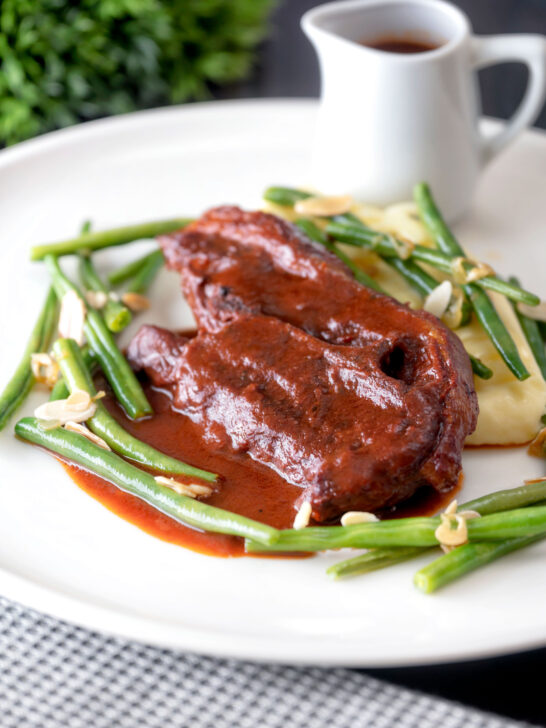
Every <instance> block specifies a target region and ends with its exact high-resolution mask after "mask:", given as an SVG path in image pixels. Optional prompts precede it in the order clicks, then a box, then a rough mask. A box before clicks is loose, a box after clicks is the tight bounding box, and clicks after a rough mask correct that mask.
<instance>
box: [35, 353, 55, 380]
mask: <svg viewBox="0 0 546 728" xmlns="http://www.w3.org/2000/svg"><path fill="white" fill-rule="evenodd" d="M30 369H31V371H32V375H33V377H34V379H35V380H36V381H37V382H41V383H42V384H45V385H46V386H47V387H49V389H52V388H53V387H54V386H55V383H56V381H57V379H58V378H59V365H58V364H57V362H56V361H55V359H54V358H53V357H52V356H51V354H46V353H45V352H38V353H35V354H31V355H30Z"/></svg>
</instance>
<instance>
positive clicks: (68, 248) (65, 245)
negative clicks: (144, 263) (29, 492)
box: [30, 218, 191, 260]
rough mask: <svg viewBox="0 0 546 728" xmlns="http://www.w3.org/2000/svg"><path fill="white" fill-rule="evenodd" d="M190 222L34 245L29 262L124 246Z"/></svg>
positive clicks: (177, 220) (144, 225) (170, 222)
mask: <svg viewBox="0 0 546 728" xmlns="http://www.w3.org/2000/svg"><path fill="white" fill-rule="evenodd" d="M189 222H191V219H189V218H175V219H174V220H158V221H156V222H145V223H141V224H140V225H129V226H127V227H120V228H113V229H111V230H101V231H100V232H88V233H84V234H83V235H80V236H78V237H77V238H71V239H69V240H63V241H61V242H58V243H48V244H45V245H35V246H34V247H33V248H31V251H30V259H31V260H43V259H44V258H45V257H46V255H54V256H57V257H59V256H62V255H72V254H74V253H80V252H83V251H87V252H89V251H92V250H101V249H102V248H110V247H112V246H114V245H125V243H132V242H133V241H134V240H142V239H144V238H155V237H156V236H157V235H164V234H166V233H171V232H173V231H174V230H178V229H180V228H182V227H184V226H185V225H187V224H188V223H189Z"/></svg>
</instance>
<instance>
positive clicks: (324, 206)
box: [294, 195, 353, 217]
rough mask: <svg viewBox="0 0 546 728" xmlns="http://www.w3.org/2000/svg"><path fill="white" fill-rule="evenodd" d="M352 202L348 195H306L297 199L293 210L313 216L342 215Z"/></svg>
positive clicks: (347, 210)
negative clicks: (303, 198) (302, 198)
mask: <svg viewBox="0 0 546 728" xmlns="http://www.w3.org/2000/svg"><path fill="white" fill-rule="evenodd" d="M352 204H353V198H352V197H351V196H350V195H341V196H337V197H307V198H306V199H305V200H298V201H297V202H296V204H295V205H294V211H295V212H296V213H297V214H298V215H312V216H315V217H330V216H331V215H343V213H345V212H349V210H350V209H351V207H352Z"/></svg>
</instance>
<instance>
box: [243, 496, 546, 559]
mask: <svg viewBox="0 0 546 728" xmlns="http://www.w3.org/2000/svg"><path fill="white" fill-rule="evenodd" d="M439 525H440V517H439V516H431V517H416V518H395V519H391V520H386V521H377V522H375V523H359V524H357V525H355V526H309V527H308V528H302V529H299V530H296V529H292V528H288V529H285V530H282V531H279V538H278V540H277V541H276V542H275V543H274V544H273V545H272V546H270V547H268V548H267V549H265V550H266V551H277V552H278V551H284V552H299V551H302V552H306V551H311V552H312V551H326V550H328V549H340V548H353V549H375V548H380V547H383V548H391V547H396V546H404V547H407V546H419V547H420V548H425V547H427V546H436V545H437V544H438V541H437V539H436V536H435V531H436V529H437V528H438V526H439ZM467 528H468V540H469V542H470V543H473V542H481V541H504V540H506V539H511V538H520V537H528V536H538V535H539V534H541V533H546V506H545V505H538V506H529V507H527V508H517V509H515V510H510V511H503V512H502V513H492V514H490V515H486V516H484V517H483V518H476V519H473V520H469V521H468V523H467ZM246 549H247V551H248V552H249V553H253V552H255V551H260V550H263V549H261V547H260V546H257V545H256V544H254V543H253V542H252V541H251V540H249V541H248V542H247V544H246Z"/></svg>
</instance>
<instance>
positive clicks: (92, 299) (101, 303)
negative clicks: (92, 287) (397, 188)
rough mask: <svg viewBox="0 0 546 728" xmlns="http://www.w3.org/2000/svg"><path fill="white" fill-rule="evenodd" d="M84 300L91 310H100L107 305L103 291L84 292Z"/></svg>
mask: <svg viewBox="0 0 546 728" xmlns="http://www.w3.org/2000/svg"><path fill="white" fill-rule="evenodd" d="M85 300H86V301H87V303H88V304H89V305H90V306H92V307H93V308H97V309H101V308H104V307H105V306H106V304H107V303H108V294H106V293H105V292H104V291H86V293H85Z"/></svg>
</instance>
